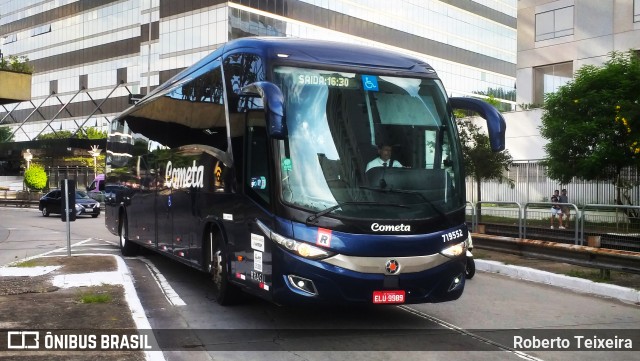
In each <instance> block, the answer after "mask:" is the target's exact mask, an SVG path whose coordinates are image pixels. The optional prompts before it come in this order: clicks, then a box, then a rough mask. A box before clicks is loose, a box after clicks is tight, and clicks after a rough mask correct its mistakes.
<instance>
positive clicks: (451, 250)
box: [440, 241, 467, 258]
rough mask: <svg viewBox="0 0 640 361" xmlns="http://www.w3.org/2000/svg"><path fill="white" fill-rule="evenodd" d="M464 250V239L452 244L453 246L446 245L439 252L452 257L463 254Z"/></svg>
mask: <svg viewBox="0 0 640 361" xmlns="http://www.w3.org/2000/svg"><path fill="white" fill-rule="evenodd" d="M466 250H467V242H466V241H464V242H460V243H457V244H454V245H453V246H450V247H447V248H445V249H443V250H442V251H440V253H441V254H442V255H443V256H447V257H450V258H453V257H458V256H460V255H462V254H464V253H465V251H466Z"/></svg>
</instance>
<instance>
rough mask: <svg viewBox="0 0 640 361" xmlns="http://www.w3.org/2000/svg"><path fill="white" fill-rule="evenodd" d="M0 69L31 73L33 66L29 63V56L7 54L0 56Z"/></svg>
mask: <svg viewBox="0 0 640 361" xmlns="http://www.w3.org/2000/svg"><path fill="white" fill-rule="evenodd" d="M0 70H9V71H15V72H18V73H26V74H31V73H33V67H32V66H31V64H29V58H28V57H26V56H16V55H9V56H8V57H6V58H5V57H2V58H0Z"/></svg>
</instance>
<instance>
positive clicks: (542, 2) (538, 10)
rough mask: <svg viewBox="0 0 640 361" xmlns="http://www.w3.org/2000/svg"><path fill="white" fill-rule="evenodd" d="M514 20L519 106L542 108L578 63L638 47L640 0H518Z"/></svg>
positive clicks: (596, 62) (594, 62)
mask: <svg viewBox="0 0 640 361" xmlns="http://www.w3.org/2000/svg"><path fill="white" fill-rule="evenodd" d="M517 21H518V62H517V68H518V70H517V102H518V104H522V103H524V104H542V103H543V102H544V94H546V93H549V92H554V91H555V90H556V89H558V87H560V86H561V85H564V84H565V83H566V82H567V81H569V80H571V79H572V77H573V74H574V73H575V71H576V70H578V69H579V68H580V67H582V66H583V65H587V64H591V65H601V64H602V63H604V62H605V61H606V60H607V59H608V58H609V56H608V54H609V53H610V52H612V51H623V52H624V51H628V50H631V49H635V50H638V49H640V0H598V1H594V0H556V1H550V0H519V1H518V20H517Z"/></svg>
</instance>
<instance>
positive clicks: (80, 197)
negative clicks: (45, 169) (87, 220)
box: [38, 189, 100, 218]
mask: <svg viewBox="0 0 640 361" xmlns="http://www.w3.org/2000/svg"><path fill="white" fill-rule="evenodd" d="M61 204H62V191H61V190H59V189H54V190H52V191H51V192H49V193H47V194H45V195H44V196H43V197H42V198H40V203H39V204H38V208H39V209H40V211H41V212H42V215H43V216H45V217H49V214H51V213H57V214H60V213H62V207H61ZM81 215H87V216H91V217H93V218H96V217H98V216H99V215H100V203H99V202H98V201H96V200H95V199H91V198H89V196H88V195H87V193H86V192H84V191H80V190H76V216H81Z"/></svg>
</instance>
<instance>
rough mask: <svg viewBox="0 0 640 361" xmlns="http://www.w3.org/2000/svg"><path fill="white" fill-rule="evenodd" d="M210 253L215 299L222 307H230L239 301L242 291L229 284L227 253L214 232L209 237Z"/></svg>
mask: <svg viewBox="0 0 640 361" xmlns="http://www.w3.org/2000/svg"><path fill="white" fill-rule="evenodd" d="M208 238H209V239H208V243H209V249H210V250H212V251H211V252H210V253H209V262H208V271H209V275H210V277H211V280H212V281H213V298H214V299H215V301H216V302H217V303H218V304H219V305H222V306H228V305H232V304H234V303H236V302H237V301H238V296H239V292H240V290H239V289H238V288H237V287H236V286H234V285H232V284H231V282H229V271H228V267H227V259H228V258H227V252H226V250H225V246H224V242H223V241H222V239H220V237H218V236H216V234H214V233H213V232H209V237H208Z"/></svg>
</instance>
